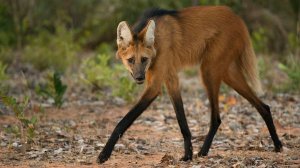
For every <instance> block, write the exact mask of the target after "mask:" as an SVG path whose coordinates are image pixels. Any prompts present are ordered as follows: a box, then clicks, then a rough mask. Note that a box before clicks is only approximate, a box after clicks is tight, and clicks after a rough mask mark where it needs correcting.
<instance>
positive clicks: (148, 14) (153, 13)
mask: <svg viewBox="0 0 300 168" xmlns="http://www.w3.org/2000/svg"><path fill="white" fill-rule="evenodd" d="M177 14H178V11H176V10H165V9H158V8H153V9H148V10H146V11H145V12H144V13H143V15H142V16H141V17H140V19H139V20H138V22H137V23H136V24H135V26H134V27H133V33H134V34H135V35H137V34H138V33H139V32H141V31H142V30H143V28H144V27H146V25H147V23H148V20H149V19H150V18H153V17H159V16H164V15H171V16H176V15H177Z"/></svg>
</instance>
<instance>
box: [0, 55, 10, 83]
mask: <svg viewBox="0 0 300 168" xmlns="http://www.w3.org/2000/svg"><path fill="white" fill-rule="evenodd" d="M6 68H7V66H6V65H5V64H3V63H2V62H1V61H0V82H1V81H4V80H6V79H8V76H7V75H6V72H5V71H6ZM0 85H1V84H0Z"/></svg>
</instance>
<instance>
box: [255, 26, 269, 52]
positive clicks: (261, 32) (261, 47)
mask: <svg viewBox="0 0 300 168" xmlns="http://www.w3.org/2000/svg"><path fill="white" fill-rule="evenodd" d="M251 40H252V45H253V48H254V50H255V51H256V52H261V53H265V52H266V51H267V44H268V38H267V34H266V30H265V29H264V28H262V27H261V28H259V29H257V30H256V31H254V32H252V34H251Z"/></svg>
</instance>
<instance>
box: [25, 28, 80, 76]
mask: <svg viewBox="0 0 300 168" xmlns="http://www.w3.org/2000/svg"><path fill="white" fill-rule="evenodd" d="M29 41H30V42H29V44H28V45H27V46H26V47H25V49H24V55H23V57H22V58H23V60H24V61H25V62H28V63H31V64H33V65H34V67H35V68H37V69H39V70H45V69H48V68H52V69H54V70H55V71H60V72H63V71H65V70H66V69H67V68H68V67H69V66H70V65H72V63H73V62H74V60H75V59H76V52H77V51H78V47H79V46H78V45H77V44H76V43H74V42H73V33H72V31H68V30H67V29H66V28H65V27H62V26H57V28H56V33H55V34H51V33H49V32H48V31H41V32H40V33H39V35H38V36H34V37H33V36H32V37H31V38H30V40H29Z"/></svg>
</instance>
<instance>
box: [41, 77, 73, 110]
mask: <svg viewBox="0 0 300 168" xmlns="http://www.w3.org/2000/svg"><path fill="white" fill-rule="evenodd" d="M66 90H67V85H64V84H63V83H62V81H61V75H60V74H59V73H57V72H55V73H53V76H50V75H49V77H48V83H47V84H46V86H45V87H40V88H38V93H39V94H41V95H43V96H45V97H47V98H52V99H53V100H54V103H53V104H54V105H55V106H56V107H58V108H60V107H61V106H62V105H63V103H64V99H63V97H64V94H65V92H66Z"/></svg>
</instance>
